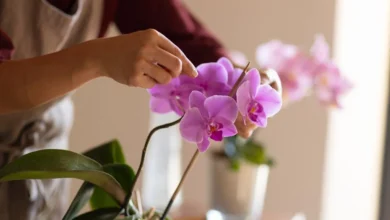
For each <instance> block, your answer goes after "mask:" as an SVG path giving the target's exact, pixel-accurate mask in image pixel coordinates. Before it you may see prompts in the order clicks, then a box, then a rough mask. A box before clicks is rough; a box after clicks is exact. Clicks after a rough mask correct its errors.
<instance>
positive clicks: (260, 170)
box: [207, 153, 269, 220]
mask: <svg viewBox="0 0 390 220" xmlns="http://www.w3.org/2000/svg"><path fill="white" fill-rule="evenodd" d="M268 174H269V166H267V165H260V166H256V165H252V164H249V163H244V162H242V163H241V166H240V169H239V170H238V171H234V170H232V169H231V167H230V162H229V160H228V159H227V158H226V157H225V156H224V155H223V154H221V153H214V154H213V155H212V160H211V178H210V180H211V193H210V195H211V208H212V209H211V210H210V211H209V212H208V214H207V216H208V219H210V220H211V219H224V220H245V219H247V220H259V219H260V218H261V214H262V210H263V204H264V199H265V193H266V188H267V182H268ZM217 215H218V216H219V217H216V216H217Z"/></svg>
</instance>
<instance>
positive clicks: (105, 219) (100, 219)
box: [73, 208, 122, 220]
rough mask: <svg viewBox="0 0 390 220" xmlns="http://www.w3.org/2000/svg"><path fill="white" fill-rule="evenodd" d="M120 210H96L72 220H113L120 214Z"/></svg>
mask: <svg viewBox="0 0 390 220" xmlns="http://www.w3.org/2000/svg"><path fill="white" fill-rule="evenodd" d="M121 211H122V210H121V209H120V208H102V209H96V210H93V211H90V212H87V213H84V214H82V215H80V216H77V217H76V218H74V219H73V220H92V219H93V220H114V219H115V218H116V217H117V216H118V215H119V214H120V213H121Z"/></svg>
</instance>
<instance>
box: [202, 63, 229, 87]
mask: <svg viewBox="0 0 390 220" xmlns="http://www.w3.org/2000/svg"><path fill="white" fill-rule="evenodd" d="M197 70H198V72H199V77H201V78H202V79H203V80H204V81H205V82H213V83H223V84H226V83H227V79H228V74H227V71H226V69H225V68H224V67H223V66H222V65H221V64H219V63H206V64H201V65H199V66H198V68H197Z"/></svg>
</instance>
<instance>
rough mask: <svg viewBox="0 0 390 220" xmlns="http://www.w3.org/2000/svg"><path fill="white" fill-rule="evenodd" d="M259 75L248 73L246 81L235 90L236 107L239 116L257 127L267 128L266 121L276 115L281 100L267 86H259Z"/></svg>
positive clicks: (280, 105)
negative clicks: (247, 119)
mask: <svg viewBox="0 0 390 220" xmlns="http://www.w3.org/2000/svg"><path fill="white" fill-rule="evenodd" d="M259 82H260V75H259V74H258V72H257V73H256V71H252V72H248V74H247V80H246V81H244V83H243V84H242V85H241V86H240V87H239V88H238V90H237V106H238V110H239V112H240V113H241V115H242V116H243V117H244V119H245V118H249V119H250V120H251V121H252V122H253V123H255V124H256V125H257V126H259V127H266V126H267V119H268V118H269V117H272V116H274V115H275V114H276V113H278V112H279V111H280V109H281V107H282V99H281V97H280V95H279V93H278V92H277V91H275V90H274V89H273V88H272V87H271V86H269V85H260V84H259Z"/></svg>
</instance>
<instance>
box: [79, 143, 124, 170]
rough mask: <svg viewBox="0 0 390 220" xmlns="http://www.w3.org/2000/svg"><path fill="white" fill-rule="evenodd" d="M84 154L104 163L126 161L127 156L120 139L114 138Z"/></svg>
mask: <svg viewBox="0 0 390 220" xmlns="http://www.w3.org/2000/svg"><path fill="white" fill-rule="evenodd" d="M83 155H85V156H87V157H89V158H91V159H93V160H96V161H97V162H99V163H100V164H102V165H106V164H111V163H122V164H124V163H126V160H125V156H124V154H123V151H122V146H121V145H120V143H119V141H118V140H112V141H109V142H107V143H104V144H102V145H99V146H97V147H95V148H93V149H91V150H89V151H87V152H85V153H83Z"/></svg>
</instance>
